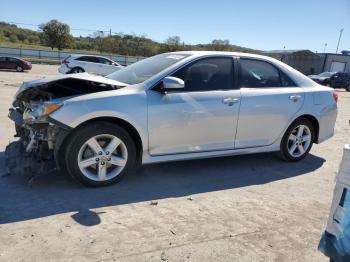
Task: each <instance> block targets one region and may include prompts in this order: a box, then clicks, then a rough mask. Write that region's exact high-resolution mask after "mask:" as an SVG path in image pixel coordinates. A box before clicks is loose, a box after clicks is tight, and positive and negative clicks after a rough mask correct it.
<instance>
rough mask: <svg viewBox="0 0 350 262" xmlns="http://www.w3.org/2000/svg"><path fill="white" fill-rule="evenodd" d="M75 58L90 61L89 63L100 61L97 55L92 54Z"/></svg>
mask: <svg viewBox="0 0 350 262" xmlns="http://www.w3.org/2000/svg"><path fill="white" fill-rule="evenodd" d="M76 60H79V61H84V62H91V63H99V62H100V61H99V60H98V58H97V57H93V56H82V57H79V58H77V59H76Z"/></svg>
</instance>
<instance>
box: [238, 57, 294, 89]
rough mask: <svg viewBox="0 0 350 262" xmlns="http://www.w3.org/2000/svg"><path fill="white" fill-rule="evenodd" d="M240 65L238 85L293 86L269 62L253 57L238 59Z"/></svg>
mask: <svg viewBox="0 0 350 262" xmlns="http://www.w3.org/2000/svg"><path fill="white" fill-rule="evenodd" d="M240 65H241V71H240V87H253V88H259V87H261V88H266V87H283V86H285V87H287V86H295V84H294V82H293V81H292V80H291V79H290V78H289V77H288V76H287V75H285V74H284V73H283V72H280V71H279V70H278V69H277V68H276V67H274V66H273V65H271V64H270V63H267V62H264V61H260V60H254V59H240Z"/></svg>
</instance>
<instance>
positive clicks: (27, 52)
mask: <svg viewBox="0 0 350 262" xmlns="http://www.w3.org/2000/svg"><path fill="white" fill-rule="evenodd" d="M71 54H85V55H98V56H104V57H107V58H109V59H112V60H113V61H116V62H118V63H119V64H122V65H130V64H132V63H135V62H137V61H139V60H142V59H143V58H144V57H142V56H123V55H115V54H106V53H84V52H65V51H59V50H44V49H31V48H21V47H8V46H0V56H15V57H23V58H27V59H29V60H30V59H33V60H38V61H43V62H44V61H57V62H59V61H61V60H62V59H64V58H66V57H67V56H69V55H71Z"/></svg>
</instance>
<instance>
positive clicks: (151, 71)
mask: <svg viewBox="0 0 350 262" xmlns="http://www.w3.org/2000/svg"><path fill="white" fill-rule="evenodd" d="M188 56H190V55H188V54H171V53H168V54H160V55H156V56H152V57H149V58H146V59H144V60H141V61H139V62H136V63H134V64H132V65H129V66H127V67H124V68H122V69H120V70H118V71H116V72H114V73H112V74H110V75H108V76H107V78H110V79H113V80H116V81H119V82H123V83H126V84H129V85H134V84H139V83H142V82H144V81H146V80H147V79H149V78H151V77H152V76H154V75H156V74H158V73H159V72H161V71H163V70H164V69H166V68H168V67H169V66H171V65H173V64H175V63H177V62H179V61H181V60H182V59H184V58H186V57H188Z"/></svg>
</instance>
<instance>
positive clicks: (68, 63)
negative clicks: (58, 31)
mask: <svg viewBox="0 0 350 262" xmlns="http://www.w3.org/2000/svg"><path fill="white" fill-rule="evenodd" d="M121 68H123V66H122V65H120V64H118V63H117V62H115V61H113V60H110V59H108V58H106V57H103V56H95V55H70V56H68V57H67V58H65V59H64V60H63V61H62V63H61V66H60V67H59V68H58V72H60V73H61V74H72V73H83V72H88V73H92V74H97V75H103V76H105V75H109V74H111V73H113V72H115V71H118V70H119V69H121Z"/></svg>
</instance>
